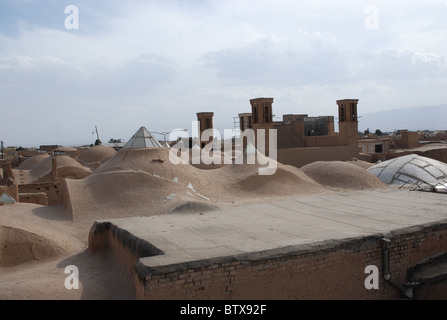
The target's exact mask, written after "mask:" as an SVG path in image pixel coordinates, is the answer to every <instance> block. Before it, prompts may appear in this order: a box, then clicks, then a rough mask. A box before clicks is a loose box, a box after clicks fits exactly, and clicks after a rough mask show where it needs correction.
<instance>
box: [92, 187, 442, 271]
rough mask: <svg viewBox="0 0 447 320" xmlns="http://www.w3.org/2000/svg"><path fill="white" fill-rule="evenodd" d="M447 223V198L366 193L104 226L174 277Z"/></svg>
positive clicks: (398, 192)
mask: <svg viewBox="0 0 447 320" xmlns="http://www.w3.org/2000/svg"><path fill="white" fill-rule="evenodd" d="M446 219H447V196H446V195H445V194H437V193H430V192H421V191H408V190H386V191H382V190H381V191H371V190H368V191H353V192H343V193H327V194H319V195H312V196H294V197H290V198H287V199H281V200H278V201H273V202H270V203H259V204H252V205H245V206H240V207H237V206H235V207H223V208H221V209H220V210H216V211H209V212H198V213H172V214H171V213H169V214H164V215H159V216H152V217H135V218H122V219H113V220H103V221H98V223H99V224H101V223H111V224H112V225H114V226H115V227H116V228H118V229H120V230H125V231H127V232H129V233H130V234H131V235H133V236H134V237H136V238H139V239H142V240H144V241H146V242H148V243H150V244H151V245H152V246H154V247H156V248H157V249H159V250H161V251H163V252H164V254H160V255H156V256H151V257H141V258H140V262H141V263H142V264H143V265H145V266H147V267H149V268H150V269H151V270H156V269H160V270H168V269H171V271H172V268H166V267H167V266H171V267H174V268H175V267H181V265H182V264H185V263H191V262H194V261H204V260H209V259H213V258H218V257H225V256H237V255H241V254H245V256H246V258H248V259H250V255H252V256H253V258H255V257H256V255H257V254H258V253H259V252H264V251H269V250H270V251H271V250H273V251H272V252H274V249H279V250H282V251H284V248H294V250H296V248H297V246H298V248H299V246H301V245H302V246H305V247H306V248H308V247H309V245H312V244H314V243H321V242H322V241H328V240H344V239H349V238H358V237H363V236H365V237H366V236H370V235H382V234H387V233H389V232H392V231H395V230H402V229H407V228H411V227H415V226H419V225H426V224H431V223H435V222H438V221H439V222H441V221H443V220H446ZM446 221H447V220H446Z"/></svg>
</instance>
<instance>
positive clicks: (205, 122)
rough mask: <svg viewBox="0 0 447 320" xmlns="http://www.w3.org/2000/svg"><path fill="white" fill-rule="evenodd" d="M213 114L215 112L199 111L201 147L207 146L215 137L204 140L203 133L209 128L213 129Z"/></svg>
mask: <svg viewBox="0 0 447 320" xmlns="http://www.w3.org/2000/svg"><path fill="white" fill-rule="evenodd" d="M213 116H214V112H199V113H197V121H198V122H199V133H200V147H201V148H203V147H205V146H206V145H207V144H208V143H210V142H211V141H212V140H213V138H212V137H211V138H210V139H209V140H206V141H205V140H202V133H203V131H205V130H207V129H213Z"/></svg>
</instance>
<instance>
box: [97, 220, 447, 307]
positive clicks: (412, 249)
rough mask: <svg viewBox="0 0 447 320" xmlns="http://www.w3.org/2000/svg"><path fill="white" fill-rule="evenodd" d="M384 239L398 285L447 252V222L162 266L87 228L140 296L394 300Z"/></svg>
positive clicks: (136, 242) (133, 244)
mask: <svg viewBox="0 0 447 320" xmlns="http://www.w3.org/2000/svg"><path fill="white" fill-rule="evenodd" d="M383 238H387V239H389V240H390V243H391V246H390V255H389V257H390V258H389V263H390V264H389V271H390V274H391V276H392V277H393V279H394V280H395V281H397V282H399V283H402V284H403V283H405V282H406V281H407V271H408V270H409V269H411V268H412V266H414V265H417V264H418V263H419V262H420V261H422V260H424V259H426V258H427V257H430V256H435V255H439V254H443V253H445V249H446V248H447V220H443V221H441V222H439V223H432V224H427V225H423V226H416V227H411V228H405V229H400V230H397V231H392V232H389V233H387V234H377V235H373V236H367V237H357V238H351V239H344V240H327V241H321V242H317V243H313V244H307V245H298V246H287V247H284V248H278V249H273V250H266V251H262V252H253V253H249V254H240V255H233V256H231V255H230V256H226V257H217V258H211V259H205V260H198V261H190V262H184V263H178V264H172V265H163V266H160V267H156V266H152V267H149V266H147V265H146V264H145V263H144V259H140V258H141V257H142V256H144V255H145V253H144V252H147V255H148V256H152V257H153V258H156V256H157V255H160V254H163V252H161V250H157V248H155V247H153V246H152V245H151V244H149V243H147V242H146V241H144V240H142V239H138V238H137V237H135V236H133V235H130V234H129V233H126V231H125V230H122V229H120V228H118V227H116V226H115V225H113V224H112V223H109V222H106V223H97V224H95V226H94V227H93V228H92V232H91V233H90V245H89V248H94V249H93V251H95V250H98V248H101V247H104V246H109V247H110V248H112V251H114V252H118V256H120V257H121V259H123V257H125V258H124V260H126V261H127V264H128V270H131V269H132V265H133V273H134V278H135V285H136V290H137V298H138V299H154V300H159V299H222V300H226V299H266V300H276V299H281V300H289V299H354V300H355V299H399V298H402V292H401V291H400V290H399V289H398V288H397V287H396V286H395V285H393V284H392V283H391V282H389V281H387V280H385V279H384V277H383V273H382V266H383V240H382V239H383ZM144 248H150V250H147V249H144ZM123 252H124V253H123ZM125 252H127V253H125ZM135 261H136V263H135ZM134 263H135V264H134ZM371 265H374V266H376V267H377V268H378V270H379V273H380V277H379V288H378V289H370V290H368V289H366V287H365V279H366V277H367V276H368V274H367V273H365V268H366V267H367V266H371ZM438 289H439V290H442V285H440V286H436V285H434V286H433V285H432V286H431V289H430V290H429V291H427V290H425V291H424V290H423V289H422V288H418V289H415V290H414V294H415V295H414V297H415V298H417V299H423V298H425V297H426V294H427V292H429V294H430V296H431V297H436V295H437V294H441V291H438Z"/></svg>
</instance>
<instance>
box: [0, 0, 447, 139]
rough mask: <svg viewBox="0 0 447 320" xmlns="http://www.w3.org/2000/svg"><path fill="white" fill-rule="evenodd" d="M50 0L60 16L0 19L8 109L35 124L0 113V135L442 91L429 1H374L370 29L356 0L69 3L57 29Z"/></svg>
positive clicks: (405, 99) (223, 116)
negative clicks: (263, 100) (253, 103)
mask: <svg viewBox="0 0 447 320" xmlns="http://www.w3.org/2000/svg"><path fill="white" fill-rule="evenodd" d="M56 3H57V2H51V4H46V5H45V9H48V8H51V9H52V11H51V12H53V11H54V12H55V13H56V14H57V15H59V14H60V17H59V16H56V17H50V18H49V17H48V14H50V13H48V12H47V11H45V10H43V9H44V8H43V7H42V8H41V10H40V11H39V12H38V13H36V14H35V15H33V16H32V17H29V16H23V17H20V19H19V20H21V21H22V22H19V21H17V24H16V25H17V26H18V27H17V29H16V30H15V32H12V33H7V32H6V31H5V32H3V30H2V29H0V71H1V72H0V94H1V95H2V97H4V99H3V102H4V103H5V105H8V106H11V107H9V108H8V111H7V112H8V116H9V117H10V118H11V119H20V121H21V122H22V123H23V124H24V126H25V125H26V126H25V127H28V128H31V129H34V128H39V130H36V132H37V131H38V132H39V134H32V135H29V134H28V135H26V136H23V135H22V132H23V130H20V129H18V126H17V125H16V124H15V123H11V124H7V125H6V126H3V127H2V129H1V132H0V135H2V136H3V139H4V140H5V141H6V142H7V143H8V141H11V143H14V142H13V141H16V142H15V144H21V143H22V144H27V143H28V142H27V141H31V140H29V139H31V136H32V138H33V143H34V141H35V142H36V143H39V139H42V140H44V138H45V140H49V139H50V138H51V137H52V136H53V135H54V131H52V130H49V131H48V132H46V129H44V128H48V127H51V124H54V123H61V122H63V121H67V120H66V119H67V118H68V119H70V123H69V125H67V126H66V127H65V130H66V132H65V134H66V135H67V136H70V137H71V138H67V139H69V140H76V137H78V136H80V132H89V131H90V130H91V127H92V125H94V124H95V123H96V124H98V125H99V126H100V127H102V128H104V129H103V130H104V132H107V133H109V134H110V135H112V136H113V137H115V138H125V135H126V132H128V135H130V136H131V135H132V134H133V133H134V131H135V130H136V129H137V128H138V127H139V125H143V124H145V122H149V123H150V126H151V127H152V128H151V129H152V130H154V131H166V130H170V129H171V128H174V127H188V126H190V121H191V120H194V118H195V113H196V112H199V111H214V112H215V121H214V123H215V124H216V125H218V126H219V127H220V128H221V129H223V128H224V127H227V128H232V126H233V117H234V116H237V114H238V113H239V112H246V111H247V110H249V102H248V100H249V99H251V98H254V97H257V96H271V97H274V98H275V104H274V108H275V109H274V112H275V113H276V114H278V115H281V114H282V113H309V114H313V115H318V114H334V113H335V112H336V106H335V100H337V99H340V98H346V97H349V98H358V99H360V106H359V108H360V110H361V112H366V111H368V110H369V111H370V112H372V111H377V109H378V108H391V107H393V106H399V107H401V106H405V105H410V106H411V105H421V104H423V103H425V102H427V103H429V104H432V105H435V104H441V103H445V101H446V100H447V96H446V94H445V93H444V92H445V89H442V88H445V85H446V84H447V79H446V74H447V73H446V65H447V62H446V56H447V41H446V40H447V39H446V37H447V32H446V31H447V30H446V29H447V27H446V22H445V18H444V17H445V13H446V12H445V11H446V8H445V6H443V5H442V3H439V2H437V1H427V2H424V3H423V4H419V2H415V1H405V2H402V1H393V2H390V1H375V4H376V6H377V8H378V9H379V14H380V23H379V28H378V29H377V30H367V29H366V28H365V27H364V20H365V18H366V15H365V12H364V10H365V8H366V6H367V5H369V4H371V3H369V2H368V1H349V0H343V1H337V2H336V3H335V2H330V1H323V0H320V1H292V0H280V1H274V2H273V1H266V0H262V1H254V0H249V1H236V0H225V1H195V2H193V3H189V2H184V1H179V0H169V1H163V2H161V1H126V2H122V1H107V2H105V1H100V2H89V1H74V2H73V4H76V5H78V8H79V14H80V29H79V30H77V31H74V30H73V31H69V30H66V29H65V28H64V19H65V15H64V13H63V8H62V9H61V10H59V8H58V7H54V6H55V5H56ZM27 5H28V4H26V3H22V7H23V8H27ZM32 5H33V6H37V7H38V6H39V3H33V4H32ZM62 7H63V6H62ZM33 8H35V7H33ZM44 12H47V13H45V14H44ZM59 12H60V13H59ZM51 14H53V13H51ZM44 20H51V21H50V22H51V23H50V22H48V23H47V22H46V21H44ZM1 26H2V25H1V22H0V28H1ZM8 28H10V25H8ZM8 30H9V29H8ZM153 119H156V120H153ZM140 122H142V123H140ZM185 122H186V123H185ZM55 138H57V136H56V137H55ZM34 139H35V140H34Z"/></svg>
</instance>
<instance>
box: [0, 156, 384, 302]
mask: <svg viewBox="0 0 447 320" xmlns="http://www.w3.org/2000/svg"><path fill="white" fill-rule="evenodd" d="M166 150H167V149H163V150H162V149H155V150H151V151H148V150H141V149H139V150H127V151H122V150H121V151H120V152H118V153H116V154H115V153H114V152H110V151H107V150H101V149H100V148H98V149H97V151H98V152H97V154H98V156H97V157H95V156H94V153H93V152H92V151H90V153H87V154H84V155H82V154H81V155H80V156H79V159H80V160H81V159H82V160H81V161H79V162H78V161H76V162H73V161H74V159H73V161H71V160H70V159H67V158H65V157H64V158H63V159H62V160H63V161H61V166H62V165H63V164H65V163H67V164H70V165H71V168H72V170H75V171H76V172H80V171H82V172H84V171H85V172H91V173H90V174H88V175H86V176H85V177H83V178H78V179H66V181H67V190H66V192H67V194H64V197H65V198H66V199H69V201H68V205H67V204H65V205H62V204H61V205H58V206H52V207H44V206H40V205H36V204H28V203H15V204H10V205H0V276H1V277H0V299H2V300H5V299H17V300H22V299H51V300H53V299H68V300H79V299H88V300H92V299H134V298H135V289H134V280H133V279H130V278H127V276H126V273H125V272H124V271H123V270H122V269H121V267H120V265H119V263H118V262H117V261H114V259H113V256H112V255H109V254H107V252H101V253H99V254H95V255H89V254H88V252H87V247H88V234H89V231H90V228H91V227H92V225H93V223H94V222H95V221H96V220H103V219H109V218H121V217H138V216H151V215H159V214H167V213H169V212H172V211H175V212H177V213H178V212H183V211H184V212H191V211H197V210H199V211H201V210H214V209H216V208H219V207H222V206H242V205H245V204H252V203H262V202H268V201H272V200H274V199H280V198H284V197H288V196H291V195H295V194H304V195H306V194H309V195H311V194H317V193H323V192H327V191H328V190H334V189H336V190H338V191H340V190H341V191H343V190H346V191H350V190H355V189H368V188H370V189H375V188H385V187H386V186H385V185H384V184H383V183H382V182H381V181H380V180H379V179H378V178H375V177H373V176H372V175H371V174H370V173H369V172H368V171H367V170H366V169H364V168H363V167H362V166H358V165H354V164H352V163H343V162H328V163H317V164H315V165H313V166H309V167H308V168H303V169H298V168H295V167H291V166H284V165H282V164H279V163H278V164H277V170H276V173H275V174H274V175H266V176H262V175H259V174H258V168H259V166H258V165H224V166H217V167H216V168H214V169H209V168H208V169H207V170H204V169H200V168H198V167H194V166H192V165H174V164H172V163H171V162H170V161H169V155H168V153H167V151H166ZM49 160H50V159H49V158H48V157H45V156H40V157H39V158H35V159H32V160H31V159H29V162H28V163H23V164H22V166H21V167H20V168H18V169H16V171H15V172H16V173H21V174H22V175H23V176H26V175H28V177H30V176H33V177H34V178H36V177H37V178H39V177H38V176H39V175H40V176H42V177H43V176H47V175H48V169H47V168H48V162H49ZM81 162H83V163H85V164H87V163H88V164H90V165H89V166H88V167H84V166H83V165H82V164H81ZM92 164H93V165H92ZM340 172H342V173H345V176H346V173H348V172H349V175H348V176H347V177H346V178H345V179H340ZM37 173H38V174H37ZM71 265H74V266H77V267H78V270H79V284H80V287H79V289H77V290H76V289H71V290H68V289H67V288H66V287H65V281H66V278H67V277H69V276H71V272H68V273H65V268H66V267H67V266H71Z"/></svg>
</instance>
